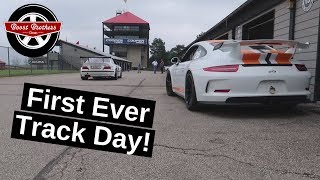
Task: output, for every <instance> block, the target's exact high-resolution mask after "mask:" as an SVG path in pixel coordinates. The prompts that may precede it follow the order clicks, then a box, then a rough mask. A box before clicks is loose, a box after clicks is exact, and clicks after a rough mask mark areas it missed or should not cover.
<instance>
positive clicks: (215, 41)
mask: <svg viewBox="0 0 320 180" xmlns="http://www.w3.org/2000/svg"><path fill="white" fill-rule="evenodd" d="M225 41H226V40H208V41H207V42H209V43H223V42H225Z"/></svg>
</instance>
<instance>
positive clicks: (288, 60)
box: [166, 40, 311, 110]
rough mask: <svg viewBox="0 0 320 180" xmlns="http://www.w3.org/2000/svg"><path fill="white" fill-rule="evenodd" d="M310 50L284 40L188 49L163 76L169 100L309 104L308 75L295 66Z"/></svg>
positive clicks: (209, 43)
mask: <svg viewBox="0 0 320 180" xmlns="http://www.w3.org/2000/svg"><path fill="white" fill-rule="evenodd" d="M308 47H309V44H308V43H306V44H302V43H299V42H295V41H285V40H248V41H235V40H226V41H223V40H211V41H202V42H198V43H195V44H194V45H192V46H191V47H190V48H189V49H188V51H187V52H186V54H185V55H184V57H183V58H182V59H180V58H177V57H175V58H173V59H172V60H171V62H172V63H173V65H172V66H171V67H170V68H169V70H168V71H167V77H166V90H167V94H168V95H169V96H173V95H179V96H181V97H183V98H184V99H185V102H186V105H187V108H188V109H189V110H196V109H197V105H198V104H240V103H259V104H273V105H279V104H280V105H281V106H290V107H292V106H295V105H296V104H298V103H302V102H306V101H308V100H309V98H310V91H309V84H310V80H311V74H310V73H309V72H308V70H307V68H306V66H305V65H304V64H303V63H302V62H299V61H295V60H293V56H294V53H295V52H296V51H297V50H300V49H305V48H308Z"/></svg>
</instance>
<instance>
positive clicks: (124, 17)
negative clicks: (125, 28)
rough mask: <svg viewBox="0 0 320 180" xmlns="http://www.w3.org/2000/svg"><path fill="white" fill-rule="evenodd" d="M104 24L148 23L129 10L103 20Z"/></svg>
mask: <svg viewBox="0 0 320 180" xmlns="http://www.w3.org/2000/svg"><path fill="white" fill-rule="evenodd" d="M103 23H104V24H149V23H148V22H147V21H145V20H143V19H141V18H139V17H138V16H136V15H134V14H132V13H131V12H126V13H123V14H121V15H119V16H116V17H114V18H111V19H108V20H106V21H103Z"/></svg>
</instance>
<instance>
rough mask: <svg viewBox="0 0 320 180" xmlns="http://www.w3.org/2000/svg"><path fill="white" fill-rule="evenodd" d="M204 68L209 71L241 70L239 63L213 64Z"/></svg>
mask: <svg viewBox="0 0 320 180" xmlns="http://www.w3.org/2000/svg"><path fill="white" fill-rule="evenodd" d="M203 70H204V71H208V72H237V71H238V70H239V65H225V66H213V67H207V68H203Z"/></svg>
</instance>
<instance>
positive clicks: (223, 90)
mask: <svg viewBox="0 0 320 180" xmlns="http://www.w3.org/2000/svg"><path fill="white" fill-rule="evenodd" d="M214 92H215V93H228V92H230V89H217V90H214Z"/></svg>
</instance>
